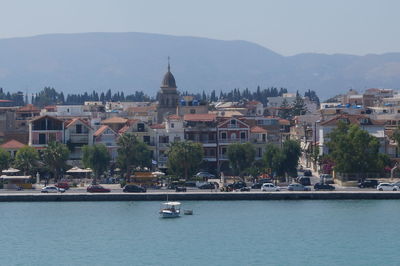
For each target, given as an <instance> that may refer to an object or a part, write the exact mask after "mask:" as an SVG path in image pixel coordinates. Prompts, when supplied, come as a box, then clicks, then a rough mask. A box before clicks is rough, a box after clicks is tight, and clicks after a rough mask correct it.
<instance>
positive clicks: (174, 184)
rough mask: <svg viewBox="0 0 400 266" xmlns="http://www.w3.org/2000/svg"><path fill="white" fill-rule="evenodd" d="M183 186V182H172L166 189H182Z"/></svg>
mask: <svg viewBox="0 0 400 266" xmlns="http://www.w3.org/2000/svg"><path fill="white" fill-rule="evenodd" d="M184 185H185V181H172V182H171V183H169V184H168V186H167V188H168V189H176V187H183V186H184Z"/></svg>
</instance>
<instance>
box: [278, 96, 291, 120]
mask: <svg viewBox="0 0 400 266" xmlns="http://www.w3.org/2000/svg"><path fill="white" fill-rule="evenodd" d="M291 109H292V108H291V106H290V105H289V103H288V101H287V100H286V99H283V101H282V104H281V106H280V108H279V117H281V118H283V119H290V117H291V112H292V111H291Z"/></svg>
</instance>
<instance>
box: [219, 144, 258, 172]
mask: <svg viewBox="0 0 400 266" xmlns="http://www.w3.org/2000/svg"><path fill="white" fill-rule="evenodd" d="M226 152H227V155H228V159H229V164H230V166H231V168H232V170H233V172H234V173H235V175H238V176H240V177H241V178H242V177H243V174H244V171H245V170H246V169H247V168H250V167H251V166H252V164H253V162H254V158H255V156H256V150H255V149H254V146H253V145H251V144H250V143H243V144H241V143H233V144H231V145H229V146H228V149H227V151H226Z"/></svg>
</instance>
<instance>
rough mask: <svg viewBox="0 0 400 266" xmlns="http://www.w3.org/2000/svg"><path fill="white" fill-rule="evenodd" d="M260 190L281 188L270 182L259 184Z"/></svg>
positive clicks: (277, 189)
mask: <svg viewBox="0 0 400 266" xmlns="http://www.w3.org/2000/svg"><path fill="white" fill-rule="evenodd" d="M261 191H281V188H280V187H278V186H275V185H274V184H272V183H264V184H263V185H262V186H261Z"/></svg>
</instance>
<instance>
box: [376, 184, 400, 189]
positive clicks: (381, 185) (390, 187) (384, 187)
mask: <svg viewBox="0 0 400 266" xmlns="http://www.w3.org/2000/svg"><path fill="white" fill-rule="evenodd" d="M376 189H377V190H379V191H398V190H399V187H398V186H396V185H394V184H390V183H380V184H379V185H378V186H377V187H376Z"/></svg>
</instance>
